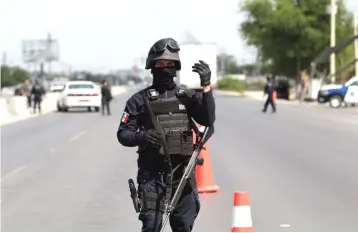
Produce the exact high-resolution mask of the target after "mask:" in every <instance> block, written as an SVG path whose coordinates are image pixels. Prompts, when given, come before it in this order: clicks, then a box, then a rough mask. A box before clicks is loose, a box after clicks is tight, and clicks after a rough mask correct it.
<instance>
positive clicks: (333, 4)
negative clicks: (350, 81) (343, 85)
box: [330, 0, 337, 83]
mask: <svg viewBox="0 0 358 233" xmlns="http://www.w3.org/2000/svg"><path fill="white" fill-rule="evenodd" d="M336 14H337V5H336V0H331V47H332V48H333V47H334V46H336ZM335 73H336V54H335V53H332V54H331V57H330V74H331V82H332V83H334V82H335V81H336V76H335Z"/></svg>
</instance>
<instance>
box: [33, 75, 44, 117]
mask: <svg viewBox="0 0 358 233" xmlns="http://www.w3.org/2000/svg"><path fill="white" fill-rule="evenodd" d="M44 94H45V89H44V88H43V86H42V85H41V84H40V82H39V81H38V80H37V79H36V80H35V85H34V86H33V87H32V89H31V95H32V96H33V100H34V104H33V109H34V113H36V108H37V109H38V111H39V113H41V102H42V97H43V95H44Z"/></svg>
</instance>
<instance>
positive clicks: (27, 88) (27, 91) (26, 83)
mask: <svg viewBox="0 0 358 233" xmlns="http://www.w3.org/2000/svg"><path fill="white" fill-rule="evenodd" d="M22 89H23V91H24V95H26V98H27V107H28V108H31V106H32V97H31V82H30V80H28V79H26V80H25V81H24V84H23V86H22Z"/></svg>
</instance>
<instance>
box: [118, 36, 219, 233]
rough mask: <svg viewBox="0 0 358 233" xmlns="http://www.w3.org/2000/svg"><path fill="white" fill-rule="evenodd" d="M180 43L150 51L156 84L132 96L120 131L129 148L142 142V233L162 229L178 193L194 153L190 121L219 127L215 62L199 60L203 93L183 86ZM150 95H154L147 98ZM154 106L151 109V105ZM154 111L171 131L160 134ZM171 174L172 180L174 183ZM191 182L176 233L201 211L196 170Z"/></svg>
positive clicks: (164, 42)
mask: <svg viewBox="0 0 358 233" xmlns="http://www.w3.org/2000/svg"><path fill="white" fill-rule="evenodd" d="M179 50H180V48H179V45H178V43H177V42H176V41H175V40H174V39H171V38H165V39H161V40H159V41H157V42H156V43H155V44H154V45H153V46H152V47H151V49H150V51H149V53H148V57H147V60H146V67H145V68H146V69H151V73H152V75H153V83H152V85H151V86H150V87H148V88H145V89H143V90H141V91H139V92H137V93H135V94H134V95H133V96H132V97H131V98H129V99H128V101H127V104H126V106H125V110H124V113H123V116H122V119H121V123H120V125H119V129H118V132H117V138H118V141H119V142H120V143H121V144H122V145H123V146H127V147H135V146H138V152H137V153H138V154H139V158H138V175H137V183H138V195H139V198H140V201H141V211H140V214H139V220H141V221H142V231H147V232H148V231H149V232H156V231H160V229H161V226H162V217H163V211H164V208H165V207H164V203H165V202H168V201H170V200H168V199H170V198H171V197H172V195H173V194H174V191H175V188H176V187H177V185H178V183H179V180H180V178H181V176H182V174H183V172H184V169H185V165H186V163H187V162H188V160H189V159H190V157H191V155H192V153H193V138H192V128H191V121H190V119H191V118H193V119H194V120H195V121H196V122H197V123H199V124H200V125H203V126H211V127H212V126H213V124H214V121H215V102H214V98H213V93H212V90H211V88H210V84H211V83H210V77H211V71H210V68H209V65H208V64H206V63H205V62H204V61H199V62H198V63H195V64H194V65H193V67H192V68H193V72H196V73H198V74H199V77H200V80H201V86H202V91H201V92H196V91H194V90H193V89H182V88H180V87H178V86H177V85H176V84H175V82H174V77H175V76H176V74H177V71H179V70H180V69H181V63H180V59H179ZM146 98H148V99H146ZM145 101H147V103H148V104H149V105H150V108H151V109H150V110H149V109H148V107H146V106H148V104H147V105H146V104H145ZM148 111H152V113H153V115H155V116H156V119H157V120H158V121H157V122H158V123H159V124H160V127H161V128H162V129H163V132H165V135H163V134H161V133H160V132H157V131H156V130H155V129H154V128H155V127H154V123H153V120H151V119H150V117H149V115H148ZM163 142H164V143H167V147H168V150H169V152H168V153H169V154H170V156H169V157H170V162H168V161H166V159H165V153H164V152H163ZM169 175H170V176H171V177H172V182H169V181H170V180H169V179H168V177H169ZM191 181H192V182H190V183H187V185H186V186H185V188H184V191H183V193H182V195H181V197H180V199H179V202H178V204H177V205H176V208H175V209H174V211H173V213H172V214H171V217H170V226H171V228H172V230H173V231H174V232H178V231H182V232H189V231H191V230H192V229H193V225H194V221H195V219H196V217H197V215H198V213H199V209H200V203H199V198H198V192H197V187H196V183H195V174H194V173H193V174H192V179H191Z"/></svg>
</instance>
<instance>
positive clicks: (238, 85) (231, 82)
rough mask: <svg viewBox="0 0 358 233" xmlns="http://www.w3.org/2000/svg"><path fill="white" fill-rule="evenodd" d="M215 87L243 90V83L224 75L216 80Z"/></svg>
mask: <svg viewBox="0 0 358 233" xmlns="http://www.w3.org/2000/svg"><path fill="white" fill-rule="evenodd" d="M217 88H218V89H220V90H227V91H237V92H243V91H244V90H245V83H244V81H242V80H238V79H235V78H232V77H230V76H224V77H222V78H221V79H220V80H218V82H217Z"/></svg>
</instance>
